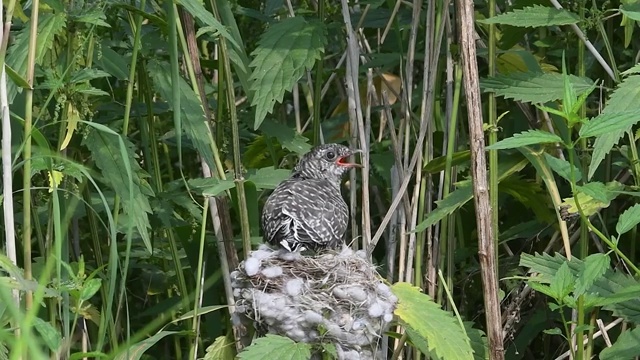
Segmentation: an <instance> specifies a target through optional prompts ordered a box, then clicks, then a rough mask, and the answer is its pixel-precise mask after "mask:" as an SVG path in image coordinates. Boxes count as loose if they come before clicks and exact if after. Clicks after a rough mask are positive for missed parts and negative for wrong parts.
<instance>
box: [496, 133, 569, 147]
mask: <svg viewBox="0 0 640 360" xmlns="http://www.w3.org/2000/svg"><path fill="white" fill-rule="evenodd" d="M558 142H559V143H561V142H562V139H561V138H560V137H559V136H558V135H556V134H552V133H550V132H547V131H542V130H528V131H523V132H521V133H517V134H514V135H513V136H512V137H509V138H506V139H502V140H500V141H498V142H497V143H495V144H493V145H491V146H487V150H502V149H513V148H518V147H521V146H528V145H535V144H548V143H558Z"/></svg>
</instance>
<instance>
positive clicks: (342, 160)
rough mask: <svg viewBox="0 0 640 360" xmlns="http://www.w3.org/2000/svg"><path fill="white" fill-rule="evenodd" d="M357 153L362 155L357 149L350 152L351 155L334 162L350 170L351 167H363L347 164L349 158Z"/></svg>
mask: <svg viewBox="0 0 640 360" xmlns="http://www.w3.org/2000/svg"><path fill="white" fill-rule="evenodd" d="M357 153H362V150H358V149H356V150H351V154H349V155H347V156H343V157H339V158H338V160H336V164H338V165H340V166H346V167H352V168H353V167H357V168H362V167H363V166H362V165H361V164H357V163H351V162H349V157H350V156H351V155H354V154H357Z"/></svg>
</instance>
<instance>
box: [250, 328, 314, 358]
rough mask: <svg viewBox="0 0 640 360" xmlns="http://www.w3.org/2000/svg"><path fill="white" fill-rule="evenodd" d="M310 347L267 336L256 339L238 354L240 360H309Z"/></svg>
mask: <svg viewBox="0 0 640 360" xmlns="http://www.w3.org/2000/svg"><path fill="white" fill-rule="evenodd" d="M310 357H311V346H310V345H309V344H305V343H297V342H295V341H293V340H291V339H289V338H286V337H283V336H278V335H272V334H267V336H266V337H263V338H259V339H256V340H255V341H254V342H253V344H251V346H249V347H247V348H246V349H245V350H244V351H242V352H240V353H239V354H238V358H239V359H241V360H274V359H278V360H309V358H310Z"/></svg>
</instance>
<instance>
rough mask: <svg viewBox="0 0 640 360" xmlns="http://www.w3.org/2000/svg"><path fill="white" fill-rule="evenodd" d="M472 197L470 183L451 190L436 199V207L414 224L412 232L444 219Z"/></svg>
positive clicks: (422, 229) (424, 228)
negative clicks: (439, 198)
mask: <svg viewBox="0 0 640 360" xmlns="http://www.w3.org/2000/svg"><path fill="white" fill-rule="evenodd" d="M472 198H473V188H472V187H471V185H470V184H469V185H466V186H464V187H459V188H457V189H456V190H454V191H452V192H451V193H449V195H447V197H445V198H444V199H442V200H440V201H436V204H437V205H438V207H437V208H436V209H435V210H433V211H432V212H430V213H429V214H427V217H426V218H425V219H424V220H423V221H422V222H421V223H420V224H418V225H417V226H416V228H415V229H414V230H413V231H414V232H421V231H424V230H426V229H427V228H429V227H431V226H433V225H434V224H436V223H437V222H438V221H440V220H442V219H444V218H445V217H446V216H447V215H449V214H452V213H453V212H454V211H456V210H457V209H459V208H461V207H462V206H463V205H464V204H466V203H467V202H469V201H470V200H471V199H472Z"/></svg>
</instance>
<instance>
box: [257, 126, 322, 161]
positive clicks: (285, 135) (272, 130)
mask: <svg viewBox="0 0 640 360" xmlns="http://www.w3.org/2000/svg"><path fill="white" fill-rule="evenodd" d="M260 130H261V131H262V132H263V133H265V135H267V136H270V137H272V138H276V139H278V142H279V143H280V145H281V146H282V147H283V148H285V149H287V150H289V151H293V152H294V153H296V154H298V155H304V154H306V153H308V152H309V150H311V147H312V146H311V144H309V139H307V138H306V137H304V136H302V135H300V134H298V133H297V132H296V131H295V130H293V129H292V128H290V127H288V126H286V125H284V124H281V123H277V122H275V121H271V120H270V119H265V120H264V121H263V122H262V124H261V125H260Z"/></svg>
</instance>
